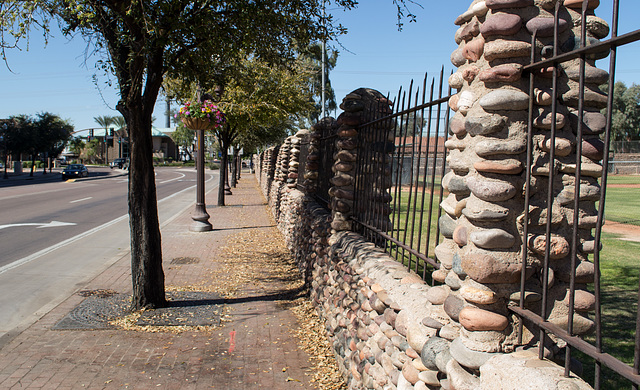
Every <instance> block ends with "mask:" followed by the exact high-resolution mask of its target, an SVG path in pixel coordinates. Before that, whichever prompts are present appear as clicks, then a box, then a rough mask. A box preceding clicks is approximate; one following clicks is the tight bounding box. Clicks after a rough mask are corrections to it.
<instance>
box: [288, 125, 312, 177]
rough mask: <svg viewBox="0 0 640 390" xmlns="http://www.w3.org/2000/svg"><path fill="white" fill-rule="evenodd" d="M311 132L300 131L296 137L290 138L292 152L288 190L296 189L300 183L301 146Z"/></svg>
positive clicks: (290, 152) (290, 153) (290, 154)
mask: <svg viewBox="0 0 640 390" xmlns="http://www.w3.org/2000/svg"><path fill="white" fill-rule="evenodd" d="M308 134H309V130H299V131H298V132H297V133H296V134H295V135H294V136H291V137H289V138H288V139H290V142H291V150H290V151H289V167H288V172H287V188H295V187H296V184H297V183H298V166H299V165H300V144H301V143H302V139H303V138H305V137H307V136H308Z"/></svg>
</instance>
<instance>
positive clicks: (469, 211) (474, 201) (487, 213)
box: [462, 196, 509, 221]
mask: <svg viewBox="0 0 640 390" xmlns="http://www.w3.org/2000/svg"><path fill="white" fill-rule="evenodd" d="M462 214H464V215H465V216H466V217H467V218H468V219H470V220H472V221H499V220H502V219H505V218H506V217H507V216H508V215H509V209H507V208H506V207H502V206H500V205H497V204H495V203H491V202H485V201H484V200H482V199H479V198H477V197H475V196H470V197H469V198H468V199H467V203H466V207H465V208H464V209H463V210H462Z"/></svg>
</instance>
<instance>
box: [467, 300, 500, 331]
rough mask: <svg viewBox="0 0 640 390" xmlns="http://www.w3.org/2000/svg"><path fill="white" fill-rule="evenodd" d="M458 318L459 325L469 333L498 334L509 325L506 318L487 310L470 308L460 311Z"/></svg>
mask: <svg viewBox="0 0 640 390" xmlns="http://www.w3.org/2000/svg"><path fill="white" fill-rule="evenodd" d="M459 317H460V325H462V326H463V327H464V328H465V329H466V330H471V331H487V330H495V331H498V332H499V331H502V330H504V329H505V328H506V327H507V325H509V320H508V319H507V317H505V316H503V315H501V314H498V313H494V312H492V311H489V310H483V309H478V308H476V307H471V306H467V307H465V308H463V309H462V310H460V314H459Z"/></svg>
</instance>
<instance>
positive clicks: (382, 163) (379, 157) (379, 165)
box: [367, 100, 390, 247]
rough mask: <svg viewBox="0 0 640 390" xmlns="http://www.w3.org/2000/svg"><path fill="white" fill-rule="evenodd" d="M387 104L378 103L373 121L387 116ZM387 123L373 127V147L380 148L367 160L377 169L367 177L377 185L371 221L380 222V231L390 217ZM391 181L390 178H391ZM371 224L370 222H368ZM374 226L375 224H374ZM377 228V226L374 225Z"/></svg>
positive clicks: (380, 238) (380, 123)
mask: <svg viewBox="0 0 640 390" xmlns="http://www.w3.org/2000/svg"><path fill="white" fill-rule="evenodd" d="M384 104H386V103H383V101H382V100H379V101H378V102H377V106H376V110H377V111H376V112H375V115H373V116H372V117H371V119H372V120H373V119H379V117H381V116H385V112H386V110H383V106H384ZM384 123H385V122H376V123H375V124H374V125H373V126H374V129H373V131H372V136H373V138H372V142H373V145H379V147H376V148H369V149H370V152H369V154H370V158H369V159H368V160H367V162H369V163H371V164H372V165H373V166H374V167H375V168H374V170H372V171H371V172H367V175H369V176H370V177H374V182H375V185H374V187H373V188H371V191H372V192H374V191H375V193H376V194H377V195H376V198H375V199H373V200H374V203H373V204H375V208H376V212H375V216H374V217H373V218H374V219H373V220H372V221H371V222H373V221H378V223H377V224H376V225H377V226H378V228H380V230H385V229H386V226H385V225H386V221H387V218H388V216H387V215H386V213H385V204H384V188H385V183H386V180H387V178H386V177H385V175H384V172H385V170H386V161H387V158H386V152H385V151H386V147H387V144H386V142H387V133H386V131H385V125H384ZM373 172H383V174H382V175H374V173H373ZM389 179H390V178H389ZM367 222H369V221H367ZM372 225H373V223H372ZM374 226H375V225H374ZM371 234H372V235H374V236H376V242H378V243H379V242H383V243H384V246H385V247H386V246H387V240H386V239H383V238H382V237H377V235H376V234H375V233H374V232H372V233H371Z"/></svg>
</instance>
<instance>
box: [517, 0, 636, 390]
mask: <svg viewBox="0 0 640 390" xmlns="http://www.w3.org/2000/svg"><path fill="white" fill-rule="evenodd" d="M561 4H562V2H557V3H556V8H555V12H554V19H555V29H554V30H555V31H554V55H553V56H552V57H550V58H547V59H544V60H542V61H538V62H535V61H534V58H535V57H534V53H533V48H535V41H536V36H535V34H534V36H533V38H532V54H531V64H530V65H527V66H525V67H524V70H523V74H528V75H529V79H530V91H529V96H530V104H529V121H528V122H529V123H528V138H527V140H528V149H527V169H526V181H525V183H526V188H525V202H526V203H525V210H529V207H528V200H529V184H530V182H531V148H532V143H531V137H532V132H533V125H532V110H533V96H534V89H533V88H534V79H535V77H536V72H537V71H538V70H540V69H544V68H548V67H553V75H552V91H553V92H552V96H558V78H559V74H558V73H559V72H558V65H559V64H561V63H563V62H567V61H570V60H573V59H579V61H580V73H579V81H578V82H579V91H580V92H579V96H578V127H577V133H576V149H577V150H576V155H577V156H581V155H582V142H583V139H584V134H583V115H584V112H585V107H584V101H585V96H584V91H585V88H586V87H585V65H586V63H587V55H589V54H594V53H601V52H602V51H603V50H608V51H609V59H610V61H609V81H608V86H609V91H608V96H607V108H606V117H607V124H606V128H605V133H604V150H605V151H607V150H609V148H610V138H611V117H612V110H613V85H614V81H615V66H616V51H617V48H618V47H619V46H623V45H626V44H629V43H631V42H635V41H638V40H640V30H636V31H633V32H630V33H627V34H624V35H621V36H618V35H617V30H618V15H619V13H618V12H619V0H614V1H613V8H614V9H613V23H612V28H611V39H609V40H606V41H602V42H600V43H597V44H593V45H589V46H587V44H586V37H587V35H586V23H582V26H581V27H582V31H581V37H582V38H581V39H582V42H581V48H579V49H577V50H574V51H572V52H569V53H563V54H558V53H557V50H558V49H557V47H558V35H559V33H558V20H559V12H560V5H561ZM587 6H588V1H587V0H585V1H584V2H583V6H582V10H581V17H582V20H587V19H586V17H587ZM556 101H557V99H553V103H554V104H553V105H552V118H553V119H554V120H552V121H551V124H552V126H551V131H550V138H551V141H550V142H551V145H553V144H554V140H555V137H556V132H557V129H556V120H555V118H556V117H557V115H558V109H557V107H556V104H555V103H556ZM549 159H550V161H555V156H554V148H551V149H550V157H549ZM581 164H582V161H581V158H579V157H578V158H576V173H575V175H576V177H575V189H574V193H575V194H576V196H575V197H574V202H573V221H572V222H573V226H574V229H573V233H572V237H571V255H570V256H571V270H572V272H571V278H570V282H569V305H568V306H569V312H568V321H567V324H568V326H567V331H564V330H563V329H561V328H559V327H557V326H553V324H551V323H549V322H548V321H547V315H548V313H547V300H548V299H549V298H548V289H549V283H548V281H549V277H550V276H549V269H550V264H549V258H550V249H551V248H550V245H547V246H546V247H545V253H544V263H543V283H542V286H543V291H542V304H541V310H540V313H534V312H532V311H530V310H528V309H526V308H525V307H524V291H525V280H526V277H525V267H523V272H522V278H521V291H520V293H521V299H520V302H519V305H518V306H516V307H510V309H511V310H512V311H513V312H514V313H516V314H517V315H519V316H520V317H521V318H524V319H526V320H528V321H530V322H531V323H533V324H535V326H537V327H538V328H539V329H540V336H539V340H540V344H541V345H542V344H543V340H545V338H546V337H548V336H547V333H551V334H554V335H555V336H556V337H558V338H560V339H562V340H564V341H565V342H566V343H567V344H568V347H567V348H566V352H565V375H566V376H568V375H570V370H571V357H572V348H575V349H578V350H580V351H582V352H583V353H585V354H586V355H588V356H590V357H591V358H593V359H594V360H595V375H594V387H595V389H596V390H598V389H600V388H601V386H602V372H601V371H602V367H603V366H606V367H608V368H610V369H611V370H613V371H614V372H616V373H617V374H619V375H621V376H623V377H624V378H626V379H628V380H629V381H631V382H632V388H633V389H638V386H639V385H640V376H639V375H638V367H639V365H640V353H639V351H640V339H639V338H638V337H640V334H639V333H638V332H637V331H636V340H635V356H634V363H633V365H632V367H629V366H628V365H627V364H625V363H623V362H621V361H620V360H618V359H616V358H614V357H613V356H611V355H609V354H607V353H605V352H603V350H604V345H603V335H602V301H601V295H602V291H601V280H600V272H599V271H598V270H599V269H600V247H601V246H600V243H601V231H602V224H603V222H604V219H603V214H604V207H605V196H606V184H607V173H608V172H607V169H604V170H603V172H602V177H601V182H600V188H601V191H600V199H599V202H598V213H597V223H596V228H595V237H594V238H595V251H594V253H593V263H594V267H595V269H596V272H595V275H594V283H593V289H594V295H595V343H594V345H590V344H588V343H587V342H585V341H584V340H582V339H580V338H578V337H575V336H574V335H573V313H574V310H575V292H576V265H577V253H578V250H577V247H578V243H579V238H578V229H577V228H575V227H577V226H578V215H579V210H580V197H579V196H578V195H577V194H579V193H580V182H581ZM602 165H603V166H604V167H607V166H608V165H609V153H604V156H603V161H602ZM553 175H554V170H553V169H550V170H549V186H548V189H547V191H548V192H547V193H548V198H547V205H548V207H547V220H546V226H545V227H546V232H545V235H546V242H550V235H551V229H552V227H551V225H552V221H551V220H552V218H551V215H552V211H553V191H554V188H553ZM528 219H529V216H528V213H527V212H525V220H524V234H523V236H524V237H527V234H528V231H527V229H528V225H529V223H528ZM523 242H526V240H523ZM522 257H523V258H522V262H523V264H526V261H527V250H526V249H525V248H524V245H523V251H522ZM639 300H640V295H639ZM637 315H640V312H639V313H638V314H637ZM521 323H522V321H521ZM638 326H640V322H638V321H637V322H636V327H637V328H638ZM519 333H520V337H521V335H522V326H520V329H519ZM543 352H544V350H543V348H539V354H540V356H539V357H540V358H541V359H542V357H543Z"/></svg>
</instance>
